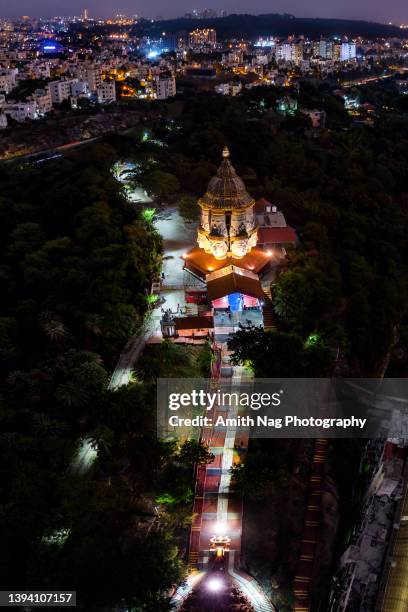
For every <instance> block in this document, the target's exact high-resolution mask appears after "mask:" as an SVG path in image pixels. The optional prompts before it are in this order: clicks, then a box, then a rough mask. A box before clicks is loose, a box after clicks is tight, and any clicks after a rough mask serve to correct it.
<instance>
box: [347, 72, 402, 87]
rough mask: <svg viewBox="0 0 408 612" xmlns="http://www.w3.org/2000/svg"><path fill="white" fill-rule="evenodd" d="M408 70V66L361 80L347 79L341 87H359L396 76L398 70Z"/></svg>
mask: <svg viewBox="0 0 408 612" xmlns="http://www.w3.org/2000/svg"><path fill="white" fill-rule="evenodd" d="M407 70H408V68H403V67H401V68H398V70H395V71H394V72H391V73H387V74H379V75H376V76H370V77H365V78H364V79H360V80H359V81H345V82H344V83H341V87H344V88H345V89H348V88H349V87H358V86H359V85H368V84H369V83H376V82H377V81H383V80H384V79H390V78H392V77H395V75H396V74H398V72H406V71H407Z"/></svg>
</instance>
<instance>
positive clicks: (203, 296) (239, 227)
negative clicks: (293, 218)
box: [162, 147, 296, 337]
mask: <svg viewBox="0 0 408 612" xmlns="http://www.w3.org/2000/svg"><path fill="white" fill-rule="evenodd" d="M229 156H230V154H229V150H228V148H227V147H226V148H225V149H224V150H223V152H222V162H221V165H220V167H219V168H218V170H217V173H216V175H215V176H214V177H213V178H212V179H211V180H210V182H209V184H208V187H207V191H206V192H205V194H204V195H203V196H202V197H201V198H199V199H198V204H199V207H200V222H199V227H198V230H197V246H195V247H193V248H192V249H191V250H190V251H188V252H187V253H185V254H184V255H183V260H184V269H185V270H186V271H187V272H188V273H189V274H190V275H193V276H194V277H195V281H194V283H192V285H194V286H191V287H190V288H189V289H186V291H185V300H186V303H187V305H189V312H191V310H192V306H191V305H192V304H195V305H196V314H197V317H196V318H197V321H196V322H195V321H194V319H193V318H192V317H190V319H189V321H188V325H187V327H185V326H184V329H183V330H181V328H182V327H183V325H182V324H183V321H182V320H180V319H177V316H176V315H174V316H171V317H170V318H168V319H167V320H166V321H164V320H163V321H162V331H163V335H165V336H166V337H169V336H170V337H171V336H173V335H174V336H176V337H180V336H182V335H184V336H188V335H189V336H193V337H196V334H194V333H193V331H192V330H194V329H196V330H199V331H200V333H207V332H205V330H208V329H210V327H211V326H213V328H215V329H217V328H220V327H224V328H230V330H229V331H231V329H234V328H236V327H237V326H238V325H239V324H243V325H248V324H252V325H264V326H266V327H271V326H273V322H272V320H273V312H272V306H271V294H270V284H271V280H272V279H273V276H274V269H276V268H277V267H278V266H279V265H280V264H281V262H282V260H283V259H284V257H285V255H286V251H285V247H286V246H289V245H294V244H295V242H296V233H295V231H294V230H293V229H292V228H290V227H288V226H287V224H286V220H285V217H284V216H283V214H282V213H281V212H279V211H278V210H277V208H276V206H272V204H270V203H269V202H267V201H266V200H265V199H261V200H259V201H258V202H255V200H254V199H253V198H252V196H251V195H250V194H249V193H248V192H247V190H246V187H245V184H244V182H243V181H242V179H241V178H240V177H239V176H238V175H237V173H236V171H235V169H234V167H233V166H232V164H231V162H230V160H229ZM186 284H187V283H186ZM203 316H206V317H207V319H208V322H209V324H208V325H207V324H206V322H205V321H204V322H203ZM194 326H195V327H194ZM178 328H180V329H178ZM208 333H209V332H208Z"/></svg>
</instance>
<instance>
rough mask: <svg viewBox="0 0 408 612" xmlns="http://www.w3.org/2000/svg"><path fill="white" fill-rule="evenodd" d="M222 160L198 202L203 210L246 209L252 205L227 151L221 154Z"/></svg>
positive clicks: (226, 149)
mask: <svg viewBox="0 0 408 612" xmlns="http://www.w3.org/2000/svg"><path fill="white" fill-rule="evenodd" d="M222 156H223V160H222V162H221V165H220V167H219V168H218V171H217V174H216V175H215V176H214V177H213V178H212V179H211V180H210V182H209V183H208V187H207V191H206V192H205V194H204V195H203V197H202V198H200V199H199V200H198V203H199V204H200V206H203V207H204V208H217V209H224V210H230V209H233V208H248V207H249V206H253V205H254V203H255V202H254V200H253V198H252V197H251V196H250V195H249V193H248V192H247V190H246V187H245V185H244V182H243V180H242V179H240V178H239V176H238V175H237V173H236V172H235V169H234V167H233V166H232V165H231V162H230V161H229V159H228V158H229V150H228V147H225V148H224V150H223V152H222Z"/></svg>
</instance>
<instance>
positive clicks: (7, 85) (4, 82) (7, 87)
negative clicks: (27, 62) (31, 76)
mask: <svg viewBox="0 0 408 612" xmlns="http://www.w3.org/2000/svg"><path fill="white" fill-rule="evenodd" d="M17 74H18V70H17V68H9V69H3V70H1V71H0V92H3V93H5V94H8V93H10V91H12V90H13V89H14V87H15V86H16V77H17Z"/></svg>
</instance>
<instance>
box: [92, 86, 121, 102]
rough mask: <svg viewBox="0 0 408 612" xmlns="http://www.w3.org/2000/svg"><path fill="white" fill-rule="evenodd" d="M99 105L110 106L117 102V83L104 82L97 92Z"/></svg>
mask: <svg viewBox="0 0 408 612" xmlns="http://www.w3.org/2000/svg"><path fill="white" fill-rule="evenodd" d="M96 93H97V96H98V102H99V104H109V103H110V102H115V101H116V85H115V81H102V83H101V84H100V85H99V87H98V88H97V90H96Z"/></svg>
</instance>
